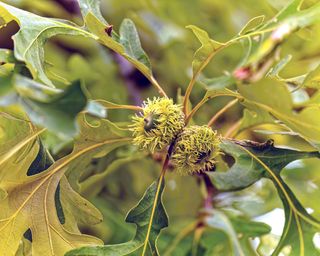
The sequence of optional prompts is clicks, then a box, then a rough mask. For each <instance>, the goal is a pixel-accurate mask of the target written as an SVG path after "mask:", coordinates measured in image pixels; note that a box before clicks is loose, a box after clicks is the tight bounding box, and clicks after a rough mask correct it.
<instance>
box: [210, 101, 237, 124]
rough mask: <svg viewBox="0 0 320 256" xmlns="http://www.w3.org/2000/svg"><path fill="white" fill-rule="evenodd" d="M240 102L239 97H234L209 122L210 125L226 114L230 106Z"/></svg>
mask: <svg viewBox="0 0 320 256" xmlns="http://www.w3.org/2000/svg"><path fill="white" fill-rule="evenodd" d="M237 102H238V99H234V100H232V101H230V102H229V103H228V104H227V105H225V106H224V107H223V108H222V109H220V110H219V111H218V112H217V113H216V114H215V115H214V116H213V117H212V118H211V119H210V121H209V122H208V126H209V127H211V126H212V125H213V124H214V122H215V121H217V119H218V118H219V117H220V116H221V115H222V114H224V113H225V112H226V111H227V110H228V109H229V108H231V107H232V106H234V105H235V104H236V103H237Z"/></svg>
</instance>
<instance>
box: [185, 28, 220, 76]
mask: <svg viewBox="0 0 320 256" xmlns="http://www.w3.org/2000/svg"><path fill="white" fill-rule="evenodd" d="M187 28H189V29H191V30H192V32H193V33H194V34H195V36H196V37H197V38H198V40H199V41H200V43H201V47H200V48H199V49H198V50H197V51H196V53H195V54H194V57H193V61H192V69H193V76H197V74H198V73H199V72H201V70H202V69H203V68H204V67H205V66H206V65H207V64H208V62H209V61H210V60H211V59H212V57H213V56H214V55H215V53H216V52H217V51H218V50H219V49H221V48H222V47H223V46H224V45H225V44H223V43H220V42H217V41H215V40H212V39H211V38H210V37H209V35H208V33H207V32H206V31H204V30H202V29H200V28H198V27H197V26H194V25H189V26H187Z"/></svg>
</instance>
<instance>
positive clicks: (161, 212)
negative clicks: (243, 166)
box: [66, 181, 168, 256]
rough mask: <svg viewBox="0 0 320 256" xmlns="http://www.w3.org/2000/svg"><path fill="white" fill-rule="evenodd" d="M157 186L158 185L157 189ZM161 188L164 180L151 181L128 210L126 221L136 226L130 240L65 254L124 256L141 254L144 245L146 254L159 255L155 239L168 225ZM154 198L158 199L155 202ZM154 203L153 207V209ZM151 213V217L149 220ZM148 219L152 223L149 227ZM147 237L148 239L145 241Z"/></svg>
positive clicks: (69, 255)
mask: <svg viewBox="0 0 320 256" xmlns="http://www.w3.org/2000/svg"><path fill="white" fill-rule="evenodd" d="M158 186H160V188H159V190H158ZM163 189H164V182H161V184H159V182H158V181H157V182H154V183H152V184H151V186H150V187H149V188H148V189H147V190H146V192H145V194H144V195H143V197H142V199H141V200H140V201H139V203H138V204H137V205H136V206H135V207H134V208H132V209H131V210H130V211H129V213H128V215H127V217H126V222H128V223H134V224H136V227H137V230H136V234H135V236H134V238H133V239H132V240H131V241H129V242H126V243H122V244H115V245H105V246H91V247H83V248H79V249H75V250H72V251H70V252H68V253H67V254H66V256H80V255H82V256H85V255H86V256H88V255H92V256H93V255H95V256H107V255H108V256H109V255H110V256H111V255H113V256H120V255H123V256H124V255H131V254H137V253H139V255H141V251H142V249H143V247H144V246H146V247H147V250H146V252H147V255H159V253H158V250H157V247H156V243H157V239H158V236H159V234H160V231H161V230H162V229H163V228H166V227H167V226H168V216H167V213H166V211H165V208H164V206H163V204H162V193H163ZM156 199H158V200H157V201H156V202H155V200H156ZM154 205H155V209H153V206H154ZM153 210H154V211H153ZM153 214H154V216H153V219H152V220H150V219H151V218H152V215H153ZM150 221H151V223H152V225H151V228H150V229H149V223H150ZM147 237H148V241H146V239H147ZM146 243H147V244H146ZM146 252H143V253H146ZM142 255H144V254H142Z"/></svg>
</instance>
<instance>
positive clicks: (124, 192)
mask: <svg viewBox="0 0 320 256" xmlns="http://www.w3.org/2000/svg"><path fill="white" fill-rule="evenodd" d="M4 2H7V3H9V4H11V5H14V6H17V7H19V8H22V9H24V10H27V11H30V12H33V13H36V14H39V15H42V16H46V17H53V18H59V19H68V20H72V21H73V22H75V23H77V24H78V25H82V23H83V21H82V19H81V15H80V11H79V7H78V4H77V2H76V0H56V1H53V0H52V1H46V0H37V1H34V0H7V1H4ZM288 2H290V1H288V0H242V1H238V0H224V1H220V0H196V1H195V0H183V1H180V0H135V1H132V0H121V1H119V0H102V3H101V10H102V13H103V16H104V17H105V18H106V20H107V21H108V22H109V23H110V24H112V25H113V28H114V29H115V30H116V31H118V29H119V25H120V23H121V21H122V20H123V19H124V18H131V19H132V20H133V21H134V22H135V24H136V26H137V29H138V32H139V35H140V38H141V42H142V46H143V48H144V50H145V51H146V52H147V54H148V56H149V57H150V59H151V63H152V66H153V71H154V75H155V77H156V78H157V80H158V81H159V83H160V84H161V85H162V87H163V88H164V89H165V90H166V91H167V92H168V94H169V95H170V96H171V97H172V98H174V99H175V100H176V101H179V95H180V94H181V90H182V92H184V91H185V89H186V87H187V85H188V82H189V80H190V76H191V72H192V71H191V62H192V58H193V54H194V52H195V50H196V49H197V48H198V47H199V43H198V41H197V40H196V38H195V37H194V35H193V34H192V33H191V32H190V31H189V30H188V29H186V28H185V26H187V25H190V24H193V25H196V26H198V27H200V28H202V29H204V30H206V31H207V32H208V33H209V35H210V36H211V38H213V39H214V40H217V41H222V42H224V41H227V40H229V39H230V38H232V37H233V36H234V35H236V34H237V33H238V32H239V31H240V30H241V28H242V27H243V26H244V25H245V24H246V23H247V22H248V21H249V20H250V19H251V18H253V17H255V16H259V15H265V19H266V20H267V19H270V18H271V17H273V15H274V14H275V13H277V12H278V11H279V10H280V9H281V8H282V7H283V6H285V5H286V4H288ZM315 2H317V0H314V1H305V6H307V5H310V4H312V3H315ZM18 29H19V27H18V25H17V24H16V23H14V22H11V23H10V24H9V25H8V26H6V27H4V28H2V29H1V30H0V48H8V49H13V47H14V45H13V41H12V40H11V36H12V35H13V34H15V33H16V32H17V31H18ZM311 33H312V34H311ZM319 36H320V29H319V27H318V28H316V29H313V30H312V31H308V30H303V31H301V32H299V33H296V34H295V35H293V36H291V37H290V40H289V41H288V42H285V43H284V44H283V47H282V51H281V55H282V56H285V55H287V54H288V53H290V54H291V55H292V60H291V62H290V63H289V64H288V65H287V66H286V68H285V69H284V70H283V71H282V73H281V75H282V76H283V77H292V76H298V75H300V74H304V73H306V72H307V71H308V70H310V69H311V68H314V67H315V66H316V65H317V64H319V60H320V55H319V53H320V44H319V42H318V38H319ZM242 47H243V46H242V45H241V44H235V45H232V46H231V47H229V48H227V49H226V50H224V51H222V52H221V53H219V54H218V55H217V56H216V58H215V59H214V60H213V61H212V62H211V63H210V64H209V65H208V67H207V68H206V69H205V71H204V75H203V76H204V77H205V78H217V77H222V76H224V75H226V74H230V73H232V72H233V70H235V68H236V67H237V65H238V63H239V61H240V60H241V58H242V57H243V55H244V51H243V48H242ZM45 52H46V56H45V57H46V62H47V63H48V75H49V77H50V78H51V79H53V80H54V81H55V82H56V84H57V85H58V86H59V87H61V88H64V87H65V86H66V85H67V82H66V80H68V81H72V80H75V79H79V78H80V79H83V80H84V81H85V84H86V88H87V90H88V94H89V95H90V98H92V99H105V100H109V101H112V102H115V103H121V104H134V105H140V104H141V103H142V101H143V100H144V99H146V98H147V97H153V96H155V95H157V94H156V91H155V90H154V88H153V87H152V86H151V85H150V83H149V82H148V80H147V79H146V78H144V77H143V75H142V74H141V73H140V72H139V71H138V70H136V69H135V68H133V67H132V66H131V64H129V63H128V62H127V61H126V60H124V59H123V58H122V57H120V56H119V55H117V54H115V53H113V52H111V51H110V50H108V49H107V48H105V47H103V46H101V45H98V44H97V43H96V42H94V41H92V40H89V39H85V38H81V39H80V40H79V38H78V37H65V36H58V37H54V38H53V39H51V40H49V41H48V43H47V44H46V51H45ZM204 93H205V88H204V86H203V85H202V84H201V83H198V84H196V86H195V88H194V91H193V93H192V96H191V102H192V103H193V104H194V103H197V102H198V101H199V100H200V99H201V98H202V96H203V95H204ZM301 97H302V98H303V97H307V95H305V94H303V93H300V94H297V95H296V98H297V100H299V99H301ZM229 101H230V99H228V98H223V97H220V98H219V99H215V100H214V101H211V102H209V103H207V104H206V105H205V106H204V107H203V108H201V109H200V111H199V112H198V113H197V115H196V116H195V119H194V121H195V123H197V124H206V123H207V122H208V120H209V119H210V118H211V116H213V115H214V114H215V113H216V112H217V111H218V110H219V109H221V108H222V107H223V106H224V105H225V104H226V103H227V102H229ZM242 111H243V109H242V108H241V106H239V105H236V106H234V107H233V108H231V109H230V110H229V111H228V112H226V114H224V115H223V116H222V117H221V118H220V119H219V120H218V121H217V122H216V123H215V127H214V128H215V129H218V130H219V132H221V133H224V132H225V131H227V130H228V129H229V128H230V127H231V126H232V125H233V124H234V123H235V122H237V121H238V120H239V119H240V118H241V117H242V114H243V113H242ZM129 114H131V113H129V112H126V111H123V110H122V111H110V113H109V118H110V119H111V120H113V121H119V122H122V121H127V120H128V115H129ZM268 129H271V128H270V125H269V126H267V125H261V126H259V127H255V129H250V130H246V131H243V132H242V133H240V134H238V136H237V138H238V139H251V140H255V141H261V142H262V141H265V140H266V139H269V138H272V139H274V140H275V144H276V145H277V146H281V145H289V146H291V147H294V148H298V149H301V150H309V149H310V148H309V146H308V145H307V144H306V143H305V142H303V141H302V140H300V139H298V138H296V137H294V138H293V137H292V136H286V135H275V134H272V135H270V134H266V133H264V132H261V131H264V130H268ZM44 143H45V145H46V146H47V147H48V148H49V150H50V152H51V153H52V154H53V155H54V157H55V158H56V159H57V158H59V157H62V156H64V155H66V154H67V153H68V152H70V150H71V149H72V142H65V141H61V140H60V139H59V138H58V137H55V135H54V134H47V135H46V136H45V138H44ZM128 155H130V149H127V148H126V149H118V150H115V151H114V152H112V154H110V155H108V156H107V157H105V158H102V159H98V160H93V161H92V162H91V164H90V165H89V166H84V167H83V168H84V169H85V171H83V175H82V176H81V179H82V180H85V179H86V177H89V176H91V175H92V174H96V173H99V172H101V173H104V172H105V170H106V169H108V168H110V169H109V171H108V174H107V175H105V177H103V179H102V180H101V181H99V182H98V183H95V184H94V186H93V185H91V186H90V185H88V186H87V187H83V188H82V190H81V191H80V192H81V194H83V195H84V196H85V197H86V198H88V199H89V200H90V201H91V202H93V203H94V204H95V205H96V206H97V207H98V208H99V209H100V210H101V212H102V213H103V215H104V221H103V222H102V223H101V224H99V225H96V226H83V227H82V230H83V232H85V233H89V234H93V235H95V236H98V237H100V238H102V239H103V240H104V241H105V243H106V244H112V243H120V242H124V241H127V240H129V239H131V238H132V236H133V235H134V226H133V225H132V226H131V225H128V224H126V223H125V222H124V218H125V214H126V212H127V211H128V210H129V209H130V208H131V207H133V206H134V205H135V204H136V202H137V201H138V200H139V199H140V198H141V196H142V195H143V193H144V191H145V189H146V188H147V187H148V185H149V184H151V183H152V181H153V180H155V179H156V178H157V176H158V174H159V168H160V164H159V159H157V158H156V157H154V156H153V157H152V156H148V157H145V155H143V154H132V156H131V157H128ZM115 159H122V162H119V161H115ZM111 163H113V164H111ZM220 168H224V167H223V166H221V167H220ZM319 171H320V170H319V164H318V162H317V161H316V160H301V161H300V160H299V161H296V162H294V163H292V164H290V165H289V166H287V167H286V170H285V171H284V172H283V177H284V179H285V180H286V182H287V183H288V185H289V186H290V187H291V189H292V190H293V191H294V192H295V193H296V195H297V197H298V199H299V200H300V201H301V202H302V203H303V205H304V206H305V207H306V208H307V210H308V212H309V213H311V214H312V215H313V216H314V217H317V218H320V205H319V198H320V190H319V187H318V186H319V185H320V172H319ZM71 183H72V182H71ZM166 185H167V187H166V191H165V194H164V204H165V206H166V208H167V211H168V215H169V216H170V228H168V229H166V230H165V231H164V232H163V233H162V235H161V237H160V239H159V248H160V251H161V252H165V251H166V249H167V246H168V243H170V241H171V240H172V239H173V237H175V236H176V234H177V233H179V231H180V230H181V229H183V228H184V227H185V226H187V225H188V224H189V223H191V222H192V221H194V220H195V218H196V217H197V215H198V214H199V209H201V207H202V196H201V188H199V180H198V179H197V177H193V176H179V175H177V174H175V173H173V172H169V173H168V175H167V179H166ZM215 206H216V207H217V208H221V209H224V210H228V211H231V212H236V214H239V215H241V216H244V217H246V218H248V219H255V220H259V221H263V222H266V223H268V224H270V225H271V227H272V232H271V234H270V235H267V236H264V237H262V238H261V240H263V242H264V243H263V245H260V248H259V250H260V252H261V253H263V255H268V254H269V253H270V250H271V249H272V248H274V247H275V245H276V243H277V241H278V239H279V235H281V232H282V227H283V223H284V216H283V211H282V209H281V207H282V205H281V202H280V200H279V198H278V196H277V193H276V191H275V189H274V187H273V185H272V184H271V182H270V181H266V180H261V181H259V182H258V183H256V184H255V185H253V186H251V187H249V188H247V189H245V190H244V191H241V192H229V193H220V194H219V195H218V197H217V199H216V202H215ZM319 236H320V235H319V234H318V236H315V238H314V241H315V242H316V241H319V240H320V238H319ZM190 239H192V238H190ZM221 239H223V237H222V238H221ZM224 239H227V238H224ZM185 243H186V244H188V243H189V244H190V241H189V242H188V241H187V240H186V242H185ZM253 243H254V244H256V245H258V243H259V241H258V240H256V241H253ZM217 246H218V245H217ZM185 247H186V248H187V247H188V245H186V246H185ZM181 248H184V247H181ZM283 253H284V254H286V252H285V251H284V252H283ZM172 255H185V254H184V252H183V251H176V252H172Z"/></svg>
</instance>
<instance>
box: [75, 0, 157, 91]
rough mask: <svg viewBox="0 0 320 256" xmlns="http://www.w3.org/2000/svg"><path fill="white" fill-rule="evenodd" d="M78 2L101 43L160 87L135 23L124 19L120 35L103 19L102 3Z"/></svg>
mask: <svg viewBox="0 0 320 256" xmlns="http://www.w3.org/2000/svg"><path fill="white" fill-rule="evenodd" d="M78 2H79V5H80V7H81V13H82V16H83V19H84V22H85V25H86V27H87V28H88V30H89V31H90V32H91V33H93V34H94V35H95V36H97V37H98V39H99V41H100V43H102V44H103V45H105V46H106V47H108V48H110V49H111V50H113V51H115V52H116V53H118V54H120V55H122V56H123V57H124V58H126V59H127V60H128V61H129V62H131V63H132V64H133V65H134V66H135V67H136V68H137V69H138V70H140V72H141V73H143V74H144V75H145V76H146V77H147V78H148V79H149V80H150V82H151V83H153V84H154V85H156V86H157V87H158V84H157V82H156V81H155V79H154V77H153V75H152V70H151V64H150V61H149V57H148V56H147V54H146V53H145V51H144V50H143V49H142V47H141V43H140V39H139V34H138V32H137V29H136V27H135V25H134V23H133V21H132V20H130V19H124V20H123V21H122V23H121V25H120V30H119V35H118V34H117V33H116V32H115V31H114V30H113V29H112V27H110V25H109V24H108V23H107V21H106V20H105V19H104V18H103V17H102V15H101V12H100V9H99V4H100V1H89V0H78ZM109 29H111V30H110V31H111V32H109V31H108V30H109Z"/></svg>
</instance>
